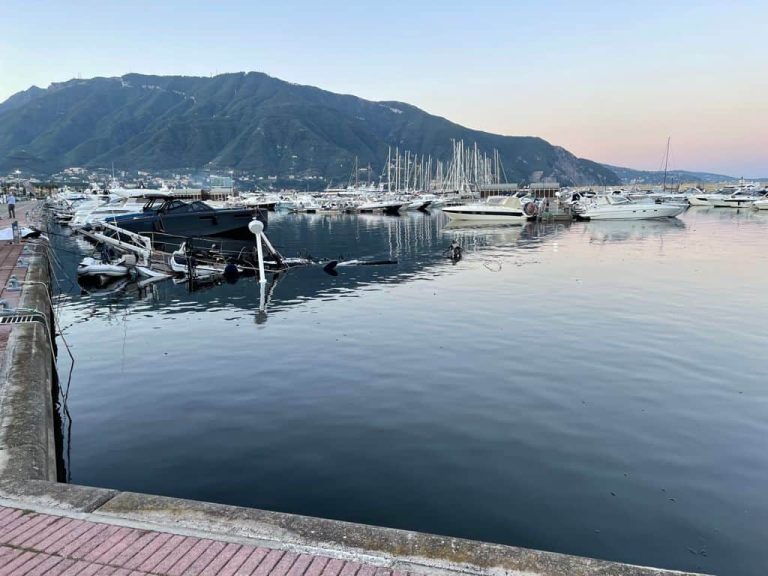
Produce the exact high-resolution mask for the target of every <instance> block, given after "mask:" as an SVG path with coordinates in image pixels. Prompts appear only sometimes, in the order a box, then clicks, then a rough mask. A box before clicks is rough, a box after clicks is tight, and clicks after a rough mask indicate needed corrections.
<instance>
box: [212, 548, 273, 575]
mask: <svg viewBox="0 0 768 576" xmlns="http://www.w3.org/2000/svg"><path fill="white" fill-rule="evenodd" d="M253 550H254V549H253V548H252V547H251V546H243V547H242V548H240V550H238V551H237V552H235V555H234V556H232V558H230V559H229V561H228V562H227V563H226V564H224V566H223V567H222V568H221V570H219V572H218V574H216V576H234V575H235V574H237V571H238V570H239V569H240V566H242V565H243V564H244V563H245V561H246V560H248V558H249V557H250V556H251V554H253ZM265 554H266V552H265Z"/></svg>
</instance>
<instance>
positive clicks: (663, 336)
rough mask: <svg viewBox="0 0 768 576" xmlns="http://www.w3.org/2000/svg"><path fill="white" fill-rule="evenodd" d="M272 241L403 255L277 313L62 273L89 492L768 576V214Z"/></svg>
mask: <svg viewBox="0 0 768 576" xmlns="http://www.w3.org/2000/svg"><path fill="white" fill-rule="evenodd" d="M270 237H271V238H272V240H273V241H274V243H275V244H276V245H278V247H279V248H280V249H281V251H282V252H283V253H284V254H285V255H297V254H299V253H302V252H310V253H311V254H313V255H315V256H326V257H336V256H339V255H344V256H346V257H370V258H397V259H399V263H398V264H397V265H394V266H380V267H350V268H343V269H342V268H340V269H339V272H340V274H339V275H338V276H336V277H333V276H329V275H327V274H325V273H324V272H323V271H322V269H320V268H319V267H315V268H305V269H295V270H292V271H291V272H290V273H288V274H285V275H283V276H282V277H280V278H278V279H277V280H276V281H275V282H274V283H270V284H269V285H268V288H269V294H268V305H267V309H266V312H259V310H258V306H259V284H258V283H257V282H255V281H254V280H253V279H245V280H241V281H240V282H238V283H237V284H235V285H222V286H219V287H215V288H212V289H208V290H203V291H198V292H192V293H190V292H189V291H188V290H187V287H186V285H183V284H182V285H174V284H173V283H172V282H164V283H161V284H157V285H155V286H154V287H152V288H151V289H149V290H146V291H141V292H139V291H137V290H136V289H135V288H132V287H129V288H128V289H127V290H126V291H125V292H122V293H118V294H113V295H102V296H99V295H81V294H80V293H79V291H78V289H77V288H76V287H72V285H71V283H70V282H68V281H67V280H66V279H65V278H64V277H63V273H62V272H61V271H60V272H59V277H60V289H61V290H62V291H63V292H64V294H63V295H62V297H61V305H60V307H59V315H60V321H61V324H62V326H63V327H65V334H66V338H67V341H68V343H69V345H70V346H71V348H72V350H73V352H74V354H75V356H76V363H75V366H74V371H73V376H72V383H71V391H70V395H69V402H68V407H69V411H70V414H71V418H72V426H71V438H70V444H69V473H70V474H71V480H72V482H76V483H80V484H88V485H96V486H105V487H111V488H118V489H123V490H133V491H141V492H150V493H156V494H165V495H171V496H178V497H185V498H195V499H201V500H209V501H214V502H224V503H228V504H237V505H243V506H253V507H258V508H265V509H269V510H279V511H284V512H294V513H300V514H306V515H312V516H320V517H327V518H337V519H342V520H350V521H355V522H364V523H371V524H377V525H384V526H393V527H397V528H406V529H412V530H420V531H426V532H435V533H439V534H448V535H453V536H460V537H466V538H473V539H479V540H487V541H493V542H501V543H505V544H512V545H517V546H527V547H532V548H539V549H545V550H554V551H558V552H565V553H570V554H580V555H587V556H595V557H599V558H607V559H612V560H620V561H625V562H631V563H637V564H643V565H656V566H662V567H668V568H676V569H687V570H696V571H704V572H710V573H719V574H733V575H737V576H762V575H764V574H766V572H767V571H768V449H767V448H768V446H766V441H767V440H768V361H767V360H766V350H767V349H768V268H767V267H766V264H768V252H766V248H765V246H766V239H767V238H768V213H765V212H763V213H754V212H744V211H734V210H729V209H720V210H717V209H692V210H690V211H688V212H687V213H686V214H685V215H683V216H682V217H681V218H680V219H679V221H671V222H652V221H647V222H592V223H574V224H572V225H570V226H567V225H547V226H525V227H522V226H517V227H514V226H513V227H498V226H497V227H482V228H457V229H454V228H453V227H452V225H451V226H446V225H445V217H444V216H443V215H442V214H440V213H437V214H434V215H431V216H429V215H422V214H413V215H408V216H403V217H377V216H369V217H366V216H360V217H354V216H314V215H307V216H288V215H286V216H277V217H275V218H273V219H272V221H271V223H270ZM454 237H458V238H459V239H460V241H461V242H462V244H463V245H464V247H465V258H464V259H463V260H462V261H461V262H459V263H458V264H456V265H453V264H452V263H451V262H450V261H448V260H446V259H444V258H443V257H442V251H443V250H444V249H445V248H446V247H447V245H448V244H449V243H450V241H451V239H453V238H454ZM53 241H54V243H55V244H57V245H59V246H60V247H61V248H62V249H63V250H67V252H64V251H62V252H61V253H60V256H59V257H60V259H61V261H62V262H61V263H62V265H63V266H64V268H65V270H64V272H66V274H67V275H69V276H70V277H72V276H74V267H75V263H76V261H77V259H78V256H76V254H75V253H74V252H76V251H77V250H78V244H77V243H76V242H75V241H74V240H73V239H71V238H64V237H60V236H56V237H54V238H53ZM59 367H60V370H62V371H66V370H68V369H69V363H68V361H67V359H66V356H65V355H62V357H61V359H60V363H59Z"/></svg>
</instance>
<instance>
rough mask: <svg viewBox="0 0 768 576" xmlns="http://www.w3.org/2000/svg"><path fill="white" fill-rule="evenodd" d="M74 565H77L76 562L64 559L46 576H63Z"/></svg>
mask: <svg viewBox="0 0 768 576" xmlns="http://www.w3.org/2000/svg"><path fill="white" fill-rule="evenodd" d="M74 563H75V561H74V560H69V559H67V558H63V559H62V560H61V562H59V563H58V564H56V565H55V566H54V567H53V568H51V569H50V570H49V571H48V572H46V574H45V576H61V575H62V574H63V573H64V572H66V571H67V570H68V569H69V567H70V566H72V565H73V564H74Z"/></svg>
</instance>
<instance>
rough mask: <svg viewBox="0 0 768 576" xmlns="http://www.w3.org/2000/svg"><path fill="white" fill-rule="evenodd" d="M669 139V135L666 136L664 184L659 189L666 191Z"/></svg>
mask: <svg viewBox="0 0 768 576" xmlns="http://www.w3.org/2000/svg"><path fill="white" fill-rule="evenodd" d="M670 139H671V136H667V153H666V154H665V155H664V184H663V185H662V188H661V191H662V192H666V190H667V167H668V166H669V140H670Z"/></svg>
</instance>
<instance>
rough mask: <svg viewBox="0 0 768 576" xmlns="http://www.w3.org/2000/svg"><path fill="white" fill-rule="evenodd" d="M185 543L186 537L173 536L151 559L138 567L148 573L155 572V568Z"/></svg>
mask: <svg viewBox="0 0 768 576" xmlns="http://www.w3.org/2000/svg"><path fill="white" fill-rule="evenodd" d="M183 541H184V536H181V535H179V534H174V535H172V536H171V538H170V539H169V540H168V541H167V542H166V543H165V544H163V545H162V546H161V547H160V548H158V549H157V550H155V551H154V552H153V553H152V555H151V556H150V557H149V558H147V559H146V560H144V562H142V563H141V565H140V566H138V569H139V570H143V571H146V572H153V571H154V568H155V566H157V565H158V564H160V563H161V562H162V561H163V560H165V559H166V558H167V557H168V556H169V555H170V554H171V553H172V552H174V551H175V550H176V549H177V548H178V547H179V545H180V544H181V543H182V542H183Z"/></svg>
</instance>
